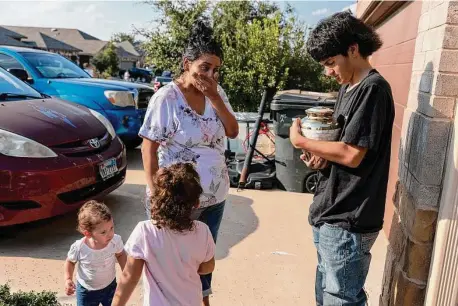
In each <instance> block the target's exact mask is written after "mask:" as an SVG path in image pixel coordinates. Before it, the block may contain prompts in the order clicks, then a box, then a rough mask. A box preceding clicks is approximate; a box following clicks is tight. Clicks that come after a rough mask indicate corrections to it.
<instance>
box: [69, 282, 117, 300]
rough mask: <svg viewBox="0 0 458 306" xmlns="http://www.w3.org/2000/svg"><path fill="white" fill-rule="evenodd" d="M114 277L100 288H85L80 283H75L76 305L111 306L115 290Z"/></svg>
mask: <svg viewBox="0 0 458 306" xmlns="http://www.w3.org/2000/svg"><path fill="white" fill-rule="evenodd" d="M116 286H117V284H116V279H115V280H114V281H113V282H112V283H111V284H109V285H108V286H107V287H105V288H103V289H100V290H93V291H90V290H87V289H86V288H84V287H83V286H81V284H80V283H77V284H76V304H77V305H78V306H99V305H100V304H102V306H111V302H112V301H113V297H114V294H115V291H116Z"/></svg>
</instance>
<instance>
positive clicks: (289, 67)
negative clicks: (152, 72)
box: [141, 0, 338, 111]
mask: <svg viewBox="0 0 458 306" xmlns="http://www.w3.org/2000/svg"><path fill="white" fill-rule="evenodd" d="M148 3H150V5H152V7H153V8H154V10H155V11H156V12H157V15H158V16H159V17H158V18H157V19H156V20H155V22H156V24H157V25H156V26H155V29H154V30H149V31H148V30H146V31H142V32H141V34H142V35H144V36H146V37H147V42H146V43H145V51H146V54H147V59H148V62H150V63H152V64H155V65H156V66H157V67H159V68H162V69H168V70H173V71H175V72H176V73H179V67H180V63H181V61H182V58H181V56H182V52H183V50H184V48H185V46H186V41H187V37H188V35H189V31H190V29H191V26H192V24H193V23H194V22H195V20H197V19H200V18H202V19H205V18H207V19H209V20H211V21H212V22H213V27H214V31H215V37H216V39H218V40H219V41H220V42H221V44H222V46H223V57H224V58H223V66H222V69H221V85H222V86H223V87H224V88H225V90H226V92H227V93H228V95H229V97H230V99H231V103H232V104H233V106H234V109H236V110H239V111H253V110H256V108H257V106H258V104H259V101H260V99H261V95H262V92H263V90H264V88H265V87H273V88H276V89H277V90H283V89H302V90H310V91H324V92H326V91H333V90H335V89H336V88H338V87H337V84H336V82H335V81H334V80H331V79H328V78H326V77H325V76H324V75H323V68H322V67H321V66H320V65H319V63H316V62H315V61H314V60H313V59H312V58H311V57H310V55H309V54H308V53H307V50H306V47H305V42H306V34H307V33H306V31H307V29H308V27H307V25H306V24H304V23H303V22H300V21H299V20H298V19H297V17H296V16H295V14H294V10H293V9H292V8H291V7H290V6H287V7H286V8H285V9H284V10H281V9H280V8H279V7H278V6H277V5H275V4H273V3H269V2H265V1H218V2H216V3H215V2H207V1H204V0H194V1H184V0H179V1H173V2H172V1H167V0H160V1H157V2H156V1H152V2H148Z"/></svg>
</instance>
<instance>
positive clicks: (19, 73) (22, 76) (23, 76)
mask: <svg viewBox="0 0 458 306" xmlns="http://www.w3.org/2000/svg"><path fill="white" fill-rule="evenodd" d="M8 72H9V73H11V74H12V75H14V76H15V77H17V78H18V79H19V80H21V81H23V82H27V81H28V79H29V75H28V74H27V71H25V70H24V69H18V68H10V69H8Z"/></svg>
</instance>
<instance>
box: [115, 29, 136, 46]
mask: <svg viewBox="0 0 458 306" xmlns="http://www.w3.org/2000/svg"><path fill="white" fill-rule="evenodd" d="M111 41H113V42H123V41H130V43H132V44H133V43H135V35H134V34H129V33H125V32H118V33H114V34H113V35H111Z"/></svg>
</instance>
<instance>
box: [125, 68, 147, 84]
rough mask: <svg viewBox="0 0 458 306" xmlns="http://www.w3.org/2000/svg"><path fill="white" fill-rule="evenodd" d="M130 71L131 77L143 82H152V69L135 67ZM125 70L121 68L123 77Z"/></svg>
mask: <svg viewBox="0 0 458 306" xmlns="http://www.w3.org/2000/svg"><path fill="white" fill-rule="evenodd" d="M128 71H129V76H130V78H131V79H134V80H140V81H142V82H143V83H151V81H152V80H153V73H152V72H151V71H150V70H147V69H143V68H137V67H133V68H131V69H129V70H128ZM125 72H126V70H119V77H120V78H121V79H123V78H124V73H125Z"/></svg>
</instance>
